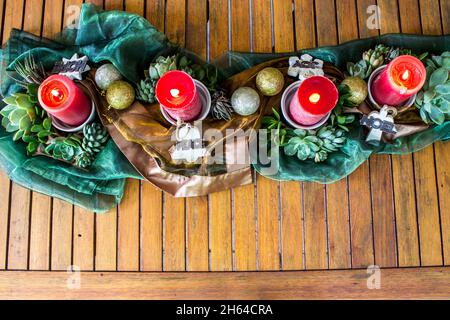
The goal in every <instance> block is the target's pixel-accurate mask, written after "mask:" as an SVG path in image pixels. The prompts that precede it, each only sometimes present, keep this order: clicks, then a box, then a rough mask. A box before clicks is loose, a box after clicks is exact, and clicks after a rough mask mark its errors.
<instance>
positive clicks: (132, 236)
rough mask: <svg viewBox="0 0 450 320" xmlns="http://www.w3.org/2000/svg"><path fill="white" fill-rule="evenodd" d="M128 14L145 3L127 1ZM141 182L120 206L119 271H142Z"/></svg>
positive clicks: (141, 9) (127, 192)
mask: <svg viewBox="0 0 450 320" xmlns="http://www.w3.org/2000/svg"><path fill="white" fill-rule="evenodd" d="M125 10H126V11H127V12H131V13H136V14H140V15H143V14H144V2H143V1H142V0H140V1H130V0H128V1H125ZM140 203H141V182H140V181H138V180H132V179H128V181H127V185H126V187H125V194H124V198H123V200H122V203H121V204H120V205H119V218H118V219H119V220H118V236H117V241H118V242H117V243H118V248H117V269H118V270H119V271H138V270H139V269H140V215H141V211H140V210H141V209H140Z"/></svg>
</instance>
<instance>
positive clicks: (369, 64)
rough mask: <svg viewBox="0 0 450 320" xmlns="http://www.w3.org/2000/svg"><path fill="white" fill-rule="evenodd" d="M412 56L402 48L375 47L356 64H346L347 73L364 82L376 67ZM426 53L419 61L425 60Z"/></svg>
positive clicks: (380, 45) (381, 45) (407, 50)
mask: <svg viewBox="0 0 450 320" xmlns="http://www.w3.org/2000/svg"><path fill="white" fill-rule="evenodd" d="M405 54H407V55H413V53H412V52H411V50H409V49H403V48H395V47H388V46H385V45H383V44H379V45H377V46H375V48H373V49H370V50H368V51H365V52H364V53H363V55H362V59H361V60H360V61H358V62H357V63H353V62H349V63H347V71H348V73H349V74H350V75H351V76H353V77H360V78H361V79H363V80H365V79H367V78H369V77H370V75H371V74H372V72H374V71H375V70H376V69H377V68H378V67H380V66H382V65H383V64H385V63H388V62H390V61H391V60H393V59H395V58H397V57H398V56H400V55H405ZM427 56H428V53H423V54H421V55H420V56H418V58H419V59H420V60H423V59H425V58H426V57H427Z"/></svg>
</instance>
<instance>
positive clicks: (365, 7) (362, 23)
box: [356, 0, 378, 38]
mask: <svg viewBox="0 0 450 320" xmlns="http://www.w3.org/2000/svg"><path fill="white" fill-rule="evenodd" d="M356 5H357V9H358V30H359V36H360V38H369V37H374V36H377V35H378V29H376V28H373V27H372V26H371V24H368V21H370V22H372V20H373V19H372V18H373V15H374V11H373V10H371V9H373V8H376V5H377V0H358V1H356ZM369 19H370V20H369ZM369 25H370V28H369Z"/></svg>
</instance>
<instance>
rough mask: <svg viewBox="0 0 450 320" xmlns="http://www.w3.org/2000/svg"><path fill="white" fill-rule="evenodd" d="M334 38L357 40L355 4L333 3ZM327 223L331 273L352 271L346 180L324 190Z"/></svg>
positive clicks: (337, 39) (337, 40)
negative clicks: (334, 18) (335, 23)
mask: <svg viewBox="0 0 450 320" xmlns="http://www.w3.org/2000/svg"><path fill="white" fill-rule="evenodd" d="M335 10H336V18H337V26H338V33H337V38H334V39H333V38H330V39H329V41H331V42H335V43H337V42H340V43H342V42H345V41H349V40H352V39H355V38H357V37H358V33H357V20H356V6H355V2H354V1H350V0H343V1H337V2H336V9H335ZM326 195H327V197H326V203H327V219H328V251H329V252H328V255H329V267H330V268H331V269H343V268H349V267H351V253H350V231H349V228H350V224H349V203H348V179H347V178H346V179H342V180H340V181H338V182H335V183H333V184H330V185H327V188H326Z"/></svg>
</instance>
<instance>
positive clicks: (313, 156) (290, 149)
mask: <svg viewBox="0 0 450 320" xmlns="http://www.w3.org/2000/svg"><path fill="white" fill-rule="evenodd" d="M345 141H346V135H345V131H344V130H342V129H340V128H336V127H333V126H330V125H329V126H325V127H322V128H321V129H319V130H318V131H316V130H303V129H296V130H294V131H293V137H292V138H290V139H289V141H288V142H287V143H286V144H285V145H284V152H285V154H286V155H288V156H297V158H298V159H299V160H301V161H306V160H314V161H315V162H323V161H325V160H327V159H328V155H329V154H330V153H333V152H336V151H338V150H339V149H341V148H342V147H343V146H344V143H345Z"/></svg>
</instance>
